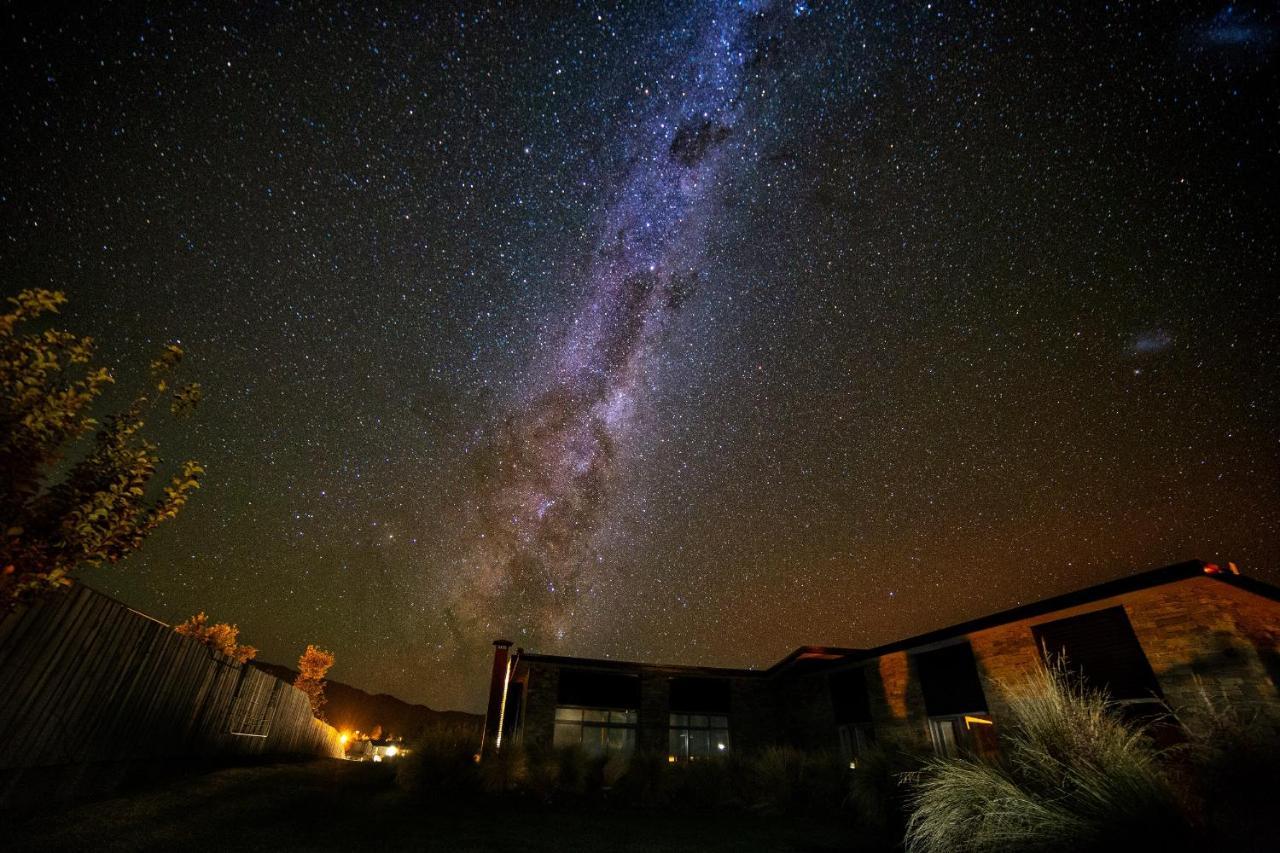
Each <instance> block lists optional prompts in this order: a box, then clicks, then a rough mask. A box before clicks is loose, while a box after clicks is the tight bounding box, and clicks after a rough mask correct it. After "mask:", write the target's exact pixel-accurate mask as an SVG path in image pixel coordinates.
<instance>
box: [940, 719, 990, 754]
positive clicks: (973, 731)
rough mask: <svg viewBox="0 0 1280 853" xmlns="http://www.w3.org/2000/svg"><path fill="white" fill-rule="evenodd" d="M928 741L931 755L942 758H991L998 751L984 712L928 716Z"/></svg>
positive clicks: (988, 720)
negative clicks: (931, 748) (964, 756)
mask: <svg viewBox="0 0 1280 853" xmlns="http://www.w3.org/2000/svg"><path fill="white" fill-rule="evenodd" d="M929 739H930V740H932V741H933V751H934V753H936V754H937V755H940V756H942V757H944V758H955V757H957V756H960V755H970V756H977V757H982V758H995V757H996V756H997V755H998V754H999V751H1000V748H999V742H998V741H997V739H996V729H995V724H994V722H993V721H992V719H991V717H990V715H988V714H986V713H977V714H958V715H955V716H946V717H930V718H929Z"/></svg>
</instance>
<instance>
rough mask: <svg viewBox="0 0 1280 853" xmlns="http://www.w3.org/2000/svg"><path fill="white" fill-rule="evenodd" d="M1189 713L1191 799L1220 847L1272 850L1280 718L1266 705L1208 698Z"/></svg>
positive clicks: (1186, 723)
mask: <svg viewBox="0 0 1280 853" xmlns="http://www.w3.org/2000/svg"><path fill="white" fill-rule="evenodd" d="M1200 695H1201V698H1202V705H1201V706H1200V707H1198V708H1195V709H1193V710H1190V711H1188V712H1187V713H1186V714H1185V715H1184V716H1185V719H1184V721H1183V722H1184V726H1185V729H1186V732H1187V736H1188V739H1189V744H1188V750H1187V762H1186V765H1187V766H1186V770H1187V776H1188V779H1187V781H1188V783H1189V785H1188V787H1189V789H1190V791H1189V793H1190V796H1191V798H1192V800H1193V802H1194V804H1195V808H1196V809H1197V811H1198V812H1199V814H1200V816H1201V819H1202V820H1203V822H1204V824H1205V826H1206V828H1207V830H1208V832H1209V834H1210V836H1211V837H1212V838H1213V839H1214V841H1215V842H1216V847H1217V848H1218V849H1222V850H1240V851H1263V850H1269V849H1271V846H1272V844H1273V843H1274V839H1275V838H1276V837H1277V836H1278V835H1280V829H1278V828H1277V826H1276V824H1277V817H1276V814H1275V806H1274V801H1275V792H1276V791H1277V790H1280V717H1278V716H1277V715H1276V713H1275V711H1274V710H1273V709H1271V708H1269V707H1268V706H1265V705H1261V704H1237V703H1232V702H1229V701H1227V700H1226V699H1225V698H1222V697H1210V696H1209V694H1208V693H1207V692H1206V691H1205V690H1204V689H1203V688H1201V691H1200Z"/></svg>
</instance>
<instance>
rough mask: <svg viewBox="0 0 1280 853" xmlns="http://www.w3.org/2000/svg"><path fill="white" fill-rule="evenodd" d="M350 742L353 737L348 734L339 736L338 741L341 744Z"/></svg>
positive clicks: (344, 733)
mask: <svg viewBox="0 0 1280 853" xmlns="http://www.w3.org/2000/svg"><path fill="white" fill-rule="evenodd" d="M349 740H351V735H349V734H347V733H346V732H343V733H342V734H340V735H338V741H339V742H340V743H344V744H345V743H346V742H347V741H349Z"/></svg>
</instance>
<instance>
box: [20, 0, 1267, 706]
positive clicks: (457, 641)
mask: <svg viewBox="0 0 1280 853" xmlns="http://www.w3.org/2000/svg"><path fill="white" fill-rule="evenodd" d="M32 5H33V8H32V9H31V10H30V11H20V10H15V9H14V7H12V6H10V7H9V9H8V10H6V11H5V12H4V13H3V19H2V20H0V30H2V31H3V35H2V36H0V39H2V44H0V50H2V52H0V104H2V109H3V128H4V133H3V135H2V136H0V237H2V238H3V239H2V240H0V262H2V263H0V269H3V274H4V278H3V285H0V286H2V287H3V289H4V290H5V291H6V293H11V292H14V291H16V290H18V289H20V288H23V287H33V286H42V287H54V288H58V289H62V290H65V291H67V293H68V295H69V296H70V298H71V300H72V304H71V305H70V306H69V308H68V309H67V310H66V311H65V312H64V318H63V324H64V325H65V326H68V327H70V328H73V329H76V330H79V331H83V332H86V333H89V334H93V335H95V336H97V337H98V338H99V339H100V341H101V351H100V352H101V355H100V360H102V361H105V362H107V363H110V364H114V365H115V366H117V367H118V368H119V370H120V373H121V375H122V377H123V376H128V375H130V374H138V373H140V372H142V371H143V370H144V369H145V365H146V361H147V359H148V358H149V357H150V356H151V355H152V354H153V353H154V352H155V351H156V349H157V348H158V347H159V346H160V345H161V344H162V343H163V342H164V341H166V340H169V339H177V340H179V341H181V343H182V344H183V346H184V347H186V349H187V351H188V354H189V358H188V361H187V363H186V365H185V367H186V368H188V376H187V378H190V379H197V380H199V381H200V382H201V383H202V384H203V385H204V388H205V402H204V403H203V405H202V408H201V411H200V413H199V415H198V418H197V420H196V421H195V422H194V424H188V425H186V426H185V428H184V429H182V430H170V429H166V430H165V431H163V432H162V434H161V435H160V436H159V437H160V438H161V440H162V446H163V448H164V451H165V455H166V458H168V459H170V460H175V461H176V460H180V459H182V458H185V457H187V456H192V457H195V458H197V459H199V460H200V461H202V462H203V463H204V464H205V466H206V468H207V469H208V472H209V473H208V477H207V480H206V482H205V487H204V488H203V489H201V491H200V492H199V493H198V494H197V495H196V496H195V498H194V499H193V500H192V502H191V504H190V505H189V506H188V507H187V509H186V510H185V511H184V513H183V514H182V516H181V517H180V518H179V519H178V520H177V521H176V522H174V523H172V524H170V525H167V526H166V527H165V528H164V529H162V530H161V531H159V532H158V533H157V534H155V535H154V536H153V537H152V538H151V539H150V540H149V541H148V542H147V544H146V545H145V547H144V548H143V550H142V551H141V552H139V553H138V554H136V555H134V556H133V557H131V558H130V559H128V560H127V561H125V562H124V563H122V564H120V565H118V566H115V567H112V568H106V569H100V570H95V571H93V572H92V573H86V574H85V577H86V579H87V580H88V581H89V582H90V583H91V584H92V585H94V586H96V587H97V588H99V589H102V590H104V591H106V592H108V593H110V594H112V595H115V596H117V597H119V598H121V599H122V600H124V601H125V602H127V603H129V604H130V605H131V606H133V607H136V608H138V609H140V610H143V611H146V612H148V613H151V614H154V615H155V616H157V617H159V618H162V619H165V620H169V621H177V620H180V619H182V618H184V617H186V616H187V615H189V614H191V613H193V612H195V611H196V610H201V609H203V610H206V611H208V612H209V613H210V615H211V616H212V617H214V618H215V619H218V620H227V621H232V622H236V623H238V624H239V625H240V627H241V630H242V639H243V640H245V641H247V642H250V643H252V644H255V645H257V646H259V647H260V648H261V650H262V651H261V655H262V657H263V658H265V659H268V660H275V661H279V662H292V661H293V660H294V659H296V656H297V654H298V653H299V652H300V651H301V648H302V646H303V645H305V644H306V643H307V642H315V643H319V644H321V645H323V646H325V647H327V648H331V649H333V650H334V651H335V652H336V654H337V659H338V664H337V666H336V667H335V668H334V670H333V672H332V673H331V674H332V676H333V677H335V678H338V679H341V680H344V681H347V682H350V683H353V684H356V685H358V686H361V687H364V688H366V689H370V690H375V691H385V692H390V693H393V694H395V695H398V696H400V697H402V698H404V699H408V700H413V701H425V702H427V703H428V704H431V705H433V706H436V707H460V708H467V709H476V708H478V706H479V704H480V697H481V696H482V694H483V691H484V690H485V688H486V679H487V667H488V655H489V653H490V647H489V645H488V644H489V641H490V640H492V639H493V638H495V637H498V636H504V637H507V638H509V639H511V640H514V641H516V642H517V643H518V644H521V645H524V646H526V647H528V648H530V649H531V650H537V651H542V652H557V653H565V654H581V655H590V656H611V657H617V658H626V659H640V660H660V661H664V662H672V663H701V664H724V665H768V664H769V663H772V662H773V661H774V660H776V659H777V658H778V657H780V656H782V655H783V654H785V653H786V652H787V651H789V650H790V649H792V648H794V647H795V646H796V645H799V644H801V643H828V644H838V645H849V646H858V645H870V644H876V643H880V642H886V641H889V640H893V639H897V638H900V637H903V636H907V635H910V634H913V633H917V632H920V631H924V630H927V629H931V628H936V627H941V626H943V625H946V624H949V623H951V622H954V621H956V620H959V619H962V618H966V617H973V616H978V615H982V614H985V613H989V612H992V611H995V610H998V609H1001V608H1005V607H1009V606H1012V605H1015V604H1017V603H1020V602H1027V601H1031V600H1035V599H1038V598H1041V597H1044V596H1047V595H1050V594H1054V593H1058V592H1065V591H1068V590H1071V589H1075V588H1078V587H1081V586H1085V585H1087V584H1090V583H1094V582H1098V581H1101V580H1104V579H1108V578H1112V577H1116V576H1118V575H1121V574H1124V573H1128V572H1133V571H1139V570H1143V569H1147V568H1152V567H1155V566H1158V565H1163V564H1165V563H1169V562H1174V561H1177V560H1181V559H1188V558H1193V557H1199V558H1204V559H1210V560H1228V559H1230V560H1235V561H1236V562H1238V563H1239V564H1240V565H1241V566H1242V568H1243V569H1244V570H1245V571H1246V572H1249V573H1252V574H1255V575H1257V576H1260V577H1263V578H1265V579H1269V580H1273V581H1275V580H1280V536H1278V534H1280V513H1278V512H1277V510H1280V381H1277V378H1276V373H1277V367H1278V366H1280V299H1278V294H1280V287H1277V283H1278V275H1277V273H1278V270H1280V263H1278V261H1280V258H1278V255H1280V237H1278V235H1277V231H1278V229H1277V222H1280V192H1278V190H1280V180H1278V178H1280V80H1278V79H1277V78H1278V76H1280V75H1277V58H1278V53H1280V17H1278V16H1277V14H1276V12H1275V11H1274V8H1273V7H1271V6H1269V5H1268V6H1259V7H1256V8H1255V7H1251V6H1249V5H1224V4H1222V3H1216V4H1197V3H1193V2H1186V3H1173V2H1168V3H1159V4H1148V3H1122V2H1119V3H1118V2H1113V3H1109V4H1081V5H1080V6H1078V7H1065V6H1058V5H1047V4H1030V3H1003V4H995V3H988V2H966V3H951V2H938V3H910V4H908V3H835V2H829V3H824V2H819V0H813V2H810V3H804V2H795V3H769V2H765V0H760V2H755V0H752V2H745V3H736V2H727V0H725V2H707V3H699V4H689V5H687V6H686V5H683V4H680V5H677V4H674V3H672V4H643V3H639V2H621V3H616V4H612V5H610V4H594V3H581V4H558V3H506V4H487V3H479V2H477V3H465V4H459V5H457V6H452V7H446V6H445V5H444V4H439V3H421V4H418V6H417V8H414V7H411V6H408V5H407V4H406V5H401V4H394V5H387V6H385V7H381V8H378V7H374V6H373V5H372V4H364V3H356V4H350V5H345V6H339V5H334V4H323V5H319V6H315V5H306V6H292V5H289V4H266V3H255V4H249V3H245V4H216V5H215V4H205V3H201V2H194V3H192V2H186V3H180V4H172V5H171V6H164V5H159V4H157V5H155V6H153V7H144V6H138V5H112V6H110V7H109V8H107V7H106V4H102V5H103V7H104V8H103V9H99V10H94V11H85V12H80V13H75V12H67V11H65V10H55V9H51V8H50V7H51V6H53V5H54V4H46V5H43V6H42V5H36V4H32ZM81 5H84V4H81ZM1031 6H1037V7H1043V8H1038V9H1030V8H1028V7H1031ZM72 8H74V7H72Z"/></svg>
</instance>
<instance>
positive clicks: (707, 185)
mask: <svg viewBox="0 0 1280 853" xmlns="http://www.w3.org/2000/svg"><path fill="white" fill-rule="evenodd" d="M772 6H773V4H768V3H756V4H743V3H720V4H718V5H717V6H716V7H713V8H708V9H704V10H700V14H699V15H697V16H694V18H693V22H692V24H691V26H692V27H693V29H694V31H695V33H696V36H695V39H694V49H693V50H692V51H691V52H690V53H688V54H687V55H684V56H682V57H680V62H679V63H678V64H677V65H675V66H674V72H673V73H672V74H671V75H670V76H669V77H668V79H666V80H664V81H662V83H663V89H662V91H659V92H656V93H655V92H647V93H646V94H647V95H648V96H649V101H650V103H651V104H652V106H651V107H649V109H648V111H647V114H645V115H642V116H639V117H638V119H637V121H635V122H634V123H633V127H634V128H636V130H635V131H634V132H633V134H634V135H633V136H632V137H631V138H630V139H629V140H628V143H627V145H626V150H627V151H628V152H629V158H628V162H627V167H626V171H625V173H624V174H623V176H622V178H621V180H620V181H619V182H618V186H617V188H616V190H614V192H613V198H612V199H611V200H604V199H602V210H603V214H602V215H600V216H599V220H600V221H599V224H598V225H597V226H596V227H597V230H598V232H599V237H598V240H597V242H596V246H595V251H594V253H593V256H592V259H591V261H590V264H589V272H588V274H587V281H586V284H585V287H584V288H583V291H584V292H585V293H586V294H587V299H586V302H585V304H584V305H583V306H582V308H581V309H580V311H579V312H578V313H577V314H576V315H575V316H574V317H573V318H572V321H571V323H570V324H569V326H568V329H567V332H566V333H565V335H564V341H563V343H562V344H561V345H560V347H559V355H558V357H556V358H555V359H554V361H553V362H552V363H551V365H550V366H549V367H550V369H549V370H548V371H547V373H546V376H545V379H546V381H547V384H548V386H549V387H547V388H545V389H542V390H535V393H534V394H533V396H532V397H531V398H530V399H528V400H526V401H523V402H522V405H521V406H520V407H519V410H518V411H517V412H515V413H514V414H511V415H510V416H509V417H508V418H507V419H506V420H505V421H504V422H503V424H502V425H501V427H500V429H499V430H498V431H497V435H496V436H495V437H494V440H493V446H492V447H491V448H490V450H491V452H492V454H493V458H494V462H493V469H492V470H491V471H489V472H487V473H488V477H489V482H488V483H487V484H486V485H485V487H484V488H485V489H486V490H487V491H488V494H487V495H486V496H485V497H484V498H482V501H481V505H482V507H483V510H484V512H485V517H484V520H485V532H484V534H483V537H482V541H481V544H480V547H479V549H478V553H477V554H476V555H474V556H473V557H472V559H471V560H470V561H469V562H468V563H467V564H466V568H465V569H464V570H463V572H462V573H461V575H460V578H461V581H462V583H461V584H460V585H459V587H458V588H456V589H455V590H454V592H453V594H452V598H453V602H454V603H453V605H452V607H451V613H450V615H451V617H453V619H454V620H455V621H454V622H453V627H454V629H455V631H457V632H458V633H459V635H462V636H460V639H464V640H465V639H466V638H465V634H466V632H471V637H470V638H469V639H471V640H476V639H479V638H480V636H481V635H480V634H476V633H475V632H476V631H477V630H478V629H480V628H481V627H483V629H485V630H488V631H493V630H498V631H500V632H501V631H508V632H510V631H513V630H514V631H518V632H519V633H518V635H517V636H519V637H520V639H522V640H524V641H526V642H531V643H534V644H536V645H538V647H540V648H546V647H548V646H555V645H558V644H559V643H561V642H562V641H564V640H565V639H566V637H568V636H569V634H570V632H571V631H572V630H573V628H574V627H575V613H576V610H575V607H576V604H577V602H578V600H579V598H580V597H581V596H582V594H583V593H584V591H586V590H589V589H590V588H591V587H592V585H593V584H594V583H595V581H596V579H597V578H596V573H597V563H596V561H595V560H593V559H592V557H593V552H594V546H595V544H596V543H595V541H594V540H595V537H596V534H597V533H598V532H599V528H600V524H601V518H602V515H603V514H604V513H605V512H606V511H607V510H608V503H609V498H610V495H611V493H612V492H613V490H614V489H616V488H618V487H619V484H618V483H617V482H616V479H617V471H616V467H615V456H616V454H617V452H618V445H619V444H620V443H624V442H626V441H627V439H628V437H629V432H630V430H631V428H632V426H633V419H634V415H635V412H636V408H637V407H638V406H643V405H645V398H646V383H647V382H648V381H649V379H650V366H651V365H650V359H651V358H652V357H653V350H654V348H655V346H657V345H658V344H659V343H660V339H661V338H662V336H663V332H664V329H665V328H666V327H667V326H668V319H669V318H670V317H671V316H672V315H673V314H674V313H675V312H677V311H679V310H680V307H681V305H682V303H683V302H684V300H685V299H686V298H687V297H688V295H689V291H690V290H691V289H692V288H694V287H696V285H697V281H698V276H699V268H700V265H701V262H702V260H703V254H704V253H703V246H704V244H705V241H706V230H707V229H706V225H707V218H708V217H709V216H713V215H715V212H716V209H717V204H716V202H717V201H718V193H719V192H721V182H720V172H721V170H722V169H723V168H724V163H725V160H726V157H725V152H726V149H730V148H732V147H733V146H735V144H736V143H737V142H738V137H739V136H740V135H741V133H742V125H743V124H744V122H749V121H750V120H751V116H750V115H748V110H747V109H746V107H745V106H744V102H745V99H744V97H743V89H744V86H745V85H746V82H747V80H748V79H749V78H751V76H752V75H753V73H754V72H757V71H759V70H760V67H761V66H763V65H764V64H766V61H767V60H770V59H771V57H770V56H769V52H770V48H771V47H776V45H777V44H778V42H779V40H780V33H781V27H780V20H785V17H784V16H783V15H780V14H778V13H777V12H776V11H775V10H774V9H773V8H772ZM623 487H625V484H623ZM486 639H487V638H486ZM466 645H470V644H466ZM464 647H465V646H464Z"/></svg>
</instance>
